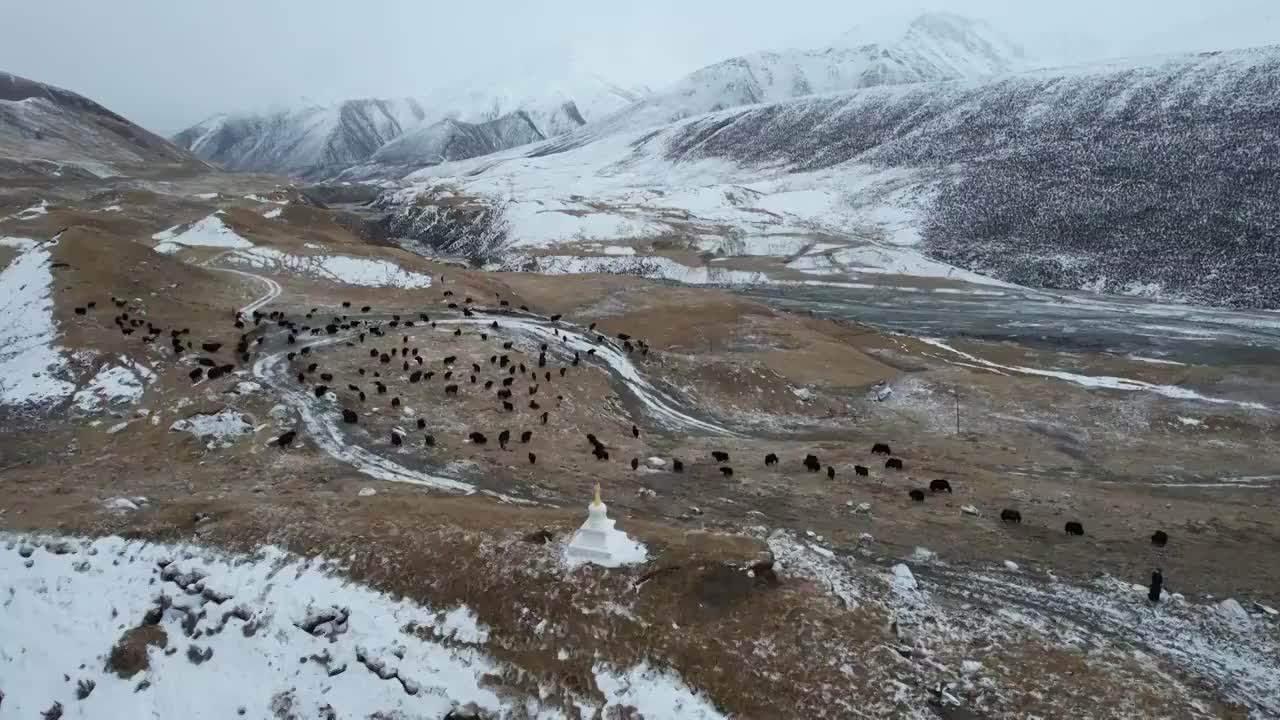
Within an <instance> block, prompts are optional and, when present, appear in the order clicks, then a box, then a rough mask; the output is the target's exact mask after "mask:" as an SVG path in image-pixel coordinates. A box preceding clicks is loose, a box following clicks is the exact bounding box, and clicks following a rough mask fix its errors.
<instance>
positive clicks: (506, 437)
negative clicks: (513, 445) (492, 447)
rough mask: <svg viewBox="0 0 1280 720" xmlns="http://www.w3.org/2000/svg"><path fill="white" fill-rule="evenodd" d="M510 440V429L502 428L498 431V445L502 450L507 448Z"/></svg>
mask: <svg viewBox="0 0 1280 720" xmlns="http://www.w3.org/2000/svg"><path fill="white" fill-rule="evenodd" d="M510 440H511V431H510V430H503V431H502V432H500V433H498V447H500V448H502V449H503V450H506V449H507V443H508V442H509V441H510Z"/></svg>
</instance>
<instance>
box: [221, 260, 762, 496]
mask: <svg viewBox="0 0 1280 720" xmlns="http://www.w3.org/2000/svg"><path fill="white" fill-rule="evenodd" d="M210 269H213V270H219V271H222V272H229V273H235V274H236V275H240V276H243V277H247V278H252V279H254V280H257V281H258V282H261V283H262V284H263V285H265V286H266V288H267V291H266V293H265V294H263V295H262V296H261V297H258V298H256V299H255V300H253V301H252V302H250V303H249V304H247V305H245V306H244V307H242V308H240V312H242V313H245V314H249V313H252V312H254V311H255V310H259V309H261V308H262V307H263V306H265V305H266V304H267V303H270V302H271V301H273V300H275V299H277V298H279V297H280V295H281V294H282V292H283V289H282V288H281V286H280V284H279V283H278V282H276V281H275V280H272V279H270V278H266V277H263V276H261V275H257V274H254V273H251V272H246V271H243V270H234V269H231V268H210ZM494 320H498V321H499V324H500V326H501V327H502V328H504V329H507V330H515V331H517V332H520V333H523V334H524V335H526V336H528V337H529V338H530V339H531V340H532V341H533V342H536V343H541V342H546V343H547V345H548V349H551V348H552V347H562V348H565V349H567V350H568V351H569V353H570V354H571V353H572V352H574V351H580V352H582V353H584V354H585V352H586V351H587V350H590V349H594V350H595V351H596V352H595V354H594V355H593V356H589V357H594V358H596V359H597V360H599V361H600V362H601V363H603V364H604V366H605V367H606V368H607V369H608V370H609V372H610V374H612V375H613V376H614V378H615V379H616V380H617V381H618V382H619V383H620V384H622V385H624V386H625V387H626V388H627V389H628V390H629V391H630V392H631V393H632V395H633V396H635V398H636V399H637V400H638V401H639V402H640V404H641V405H642V406H643V407H644V408H645V409H646V410H647V411H648V412H649V414H650V415H651V416H652V417H653V418H654V419H655V420H657V421H658V422H659V423H660V424H662V425H663V426H664V427H666V428H668V429H673V430H679V431H685V432H694V433H699V434H710V435H721V436H737V435H738V433H735V432H733V431H732V430H729V429H727V428H725V427H723V426H721V425H718V424H716V423H714V422H711V421H709V420H704V419H700V418H697V417H694V416H693V415H691V414H689V413H688V412H685V411H682V410H681V409H680V408H679V407H678V403H677V402H676V401H675V400H674V399H672V398H671V397H669V396H668V395H666V394H665V393H663V392H661V391H660V390H658V389H657V388H655V387H654V386H653V384H652V383H650V382H649V381H648V380H646V379H645V378H644V377H643V376H642V375H641V373H640V371H639V369H638V368H637V367H636V366H635V365H634V364H633V363H632V362H631V360H630V358H628V357H627V355H626V354H625V353H624V352H622V351H621V350H620V349H619V348H617V347H616V346H614V345H613V343H612V342H611V341H608V340H606V341H605V342H603V343H595V342H592V340H591V339H590V336H589V335H587V334H585V333H583V332H581V331H578V330H575V329H571V328H566V327H564V326H563V325H561V324H553V323H550V322H549V321H544V320H540V319H536V318H532V317H519V316H514V315H504V314H498V313H494V314H487V313H486V315H485V317H483V318H461V317H459V318H444V319H441V320H438V321H437V322H438V323H439V324H441V325H450V324H452V325H477V326H480V325H484V326H487V325H489V324H490V323H492V322H493V321H494ZM557 332H558V333H559V335H557ZM351 335H352V333H349V332H348V333H342V334H339V335H334V336H331V337H326V338H324V339H321V340H317V341H315V342H310V343H308V344H306V345H299V346H294V347H292V348H289V349H287V350H279V351H277V352H274V353H270V354H266V355H263V356H262V357H260V358H259V359H258V360H257V362H255V363H254V364H253V377H254V379H256V380H258V381H260V382H261V383H262V384H264V385H267V386H269V387H271V388H272V389H274V390H275V391H276V392H277V393H278V395H279V397H280V400H281V401H282V402H283V403H284V404H285V405H287V406H288V407H290V408H291V409H293V410H294V412H296V413H297V414H298V417H299V419H300V420H301V421H302V424H303V426H304V427H305V428H306V430H307V433H308V434H309V435H310V437H311V439H312V441H313V442H315V444H316V446H317V447H319V448H320V449H322V450H323V451H324V452H325V453H327V454H328V455H329V456H330V457H332V458H333V459H334V460H337V461H338V462H341V463H344V464H347V465H350V466H351V467H353V468H355V469H356V470H357V471H358V472H360V473H362V474H364V475H368V476H370V477H373V478H377V479H379V480H386V481H389V482H401V483H409V484H411V485H420V486H424V487H431V488H435V489H439V490H445V491H449V492H457V493H464V494H468V495H470V494H473V493H477V492H479V493H481V494H485V495H490V496H492V497H496V498H498V499H500V500H503V501H506V502H518V503H524V502H528V501H526V500H520V499H517V498H513V497H511V496H508V495H504V494H502V493H497V492H493V491H490V490H484V489H481V488H477V487H476V486H475V485H472V484H471V483H468V482H465V481H463V480H460V479H457V478H452V477H448V476H445V475H440V474H436V473H432V472H427V471H422V470H415V469H412V468H408V467H405V466H404V465H401V464H400V463H398V462H396V461H395V460H392V459H390V458H386V457H383V456H381V455H379V454H377V453H375V452H372V451H370V450H368V449H366V448H363V447H361V446H359V445H358V444H356V443H354V442H352V441H351V440H350V439H348V438H347V437H346V435H345V433H344V432H343V429H342V427H341V422H340V419H339V414H338V413H337V412H336V409H335V407H334V406H333V405H332V403H331V402H330V401H328V400H326V399H324V398H316V397H315V396H314V394H313V393H311V392H308V391H307V390H305V389H298V388H297V387H296V386H295V383H293V381H292V378H291V376H290V374H289V369H288V363H289V361H288V353H289V352H290V350H294V349H300V348H301V347H311V348H322V347H326V346H329V345H334V344H336V343H339V342H343V341H345V340H348V339H350V337H351ZM589 357H588V358H586V359H584V360H589Z"/></svg>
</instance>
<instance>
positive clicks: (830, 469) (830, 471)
mask: <svg viewBox="0 0 1280 720" xmlns="http://www.w3.org/2000/svg"><path fill="white" fill-rule="evenodd" d="M827 479H828V480H835V479H836V469H835V467H834V466H831V465H828V466H827Z"/></svg>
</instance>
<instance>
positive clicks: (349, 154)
mask: <svg viewBox="0 0 1280 720" xmlns="http://www.w3.org/2000/svg"><path fill="white" fill-rule="evenodd" d="M425 117H426V113H425V111H424V110H423V109H422V106H421V105H419V104H418V103H417V102H416V101H413V100H407V99H401V100H377V99H365V100H348V101H346V102H342V103H338V104H336V105H330V106H312V107H306V108H301V109H297V110H285V111H280V112H276V113H272V114H269V115H220V116H217V117H213V118H210V119H208V120H205V121H204V122H202V123H200V124H198V125H195V126H193V127H190V128H187V129H186V130H183V131H182V132H180V133H178V134H177V135H175V136H174V142H176V143H177V144H179V145H181V146H182V147H185V148H188V149H190V150H191V151H192V152H194V153H196V154H197V155H199V156H200V157H202V158H204V159H206V160H209V161H211V162H214V163H216V164H218V165H221V166H222V167H225V168H227V169H229V170H242V171H259V172H274V173H282V174H286V175H299V176H308V175H316V174H323V173H324V172H326V171H327V170H332V169H334V168H341V167H345V166H347V165H351V164H354V163H359V162H363V161H364V160H367V159H368V158H369V157H370V156H371V155H373V153H374V152H375V151H376V150H377V149H378V148H380V147H382V145H384V144H385V143H387V142H389V141H390V140H393V139H395V138H397V137H399V136H400V135H401V134H403V133H404V131H405V130H406V129H408V128H410V127H414V126H416V125H418V124H419V123H421V122H422V121H423V119H424V118H425Z"/></svg>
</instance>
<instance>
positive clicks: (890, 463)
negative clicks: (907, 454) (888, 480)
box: [884, 458, 902, 470]
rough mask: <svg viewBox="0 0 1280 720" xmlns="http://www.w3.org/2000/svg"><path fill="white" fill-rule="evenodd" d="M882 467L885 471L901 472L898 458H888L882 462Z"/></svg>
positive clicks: (900, 463)
mask: <svg viewBox="0 0 1280 720" xmlns="http://www.w3.org/2000/svg"><path fill="white" fill-rule="evenodd" d="M884 466H885V469H887V470H901V469H902V460H901V459H899V458H889V459H888V460H885V461H884Z"/></svg>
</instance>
